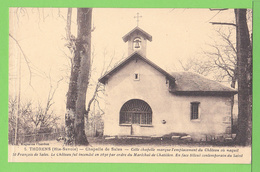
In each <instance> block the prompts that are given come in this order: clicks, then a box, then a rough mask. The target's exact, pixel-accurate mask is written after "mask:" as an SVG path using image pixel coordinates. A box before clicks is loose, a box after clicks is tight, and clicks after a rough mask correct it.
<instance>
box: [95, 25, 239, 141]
mask: <svg viewBox="0 0 260 172" xmlns="http://www.w3.org/2000/svg"><path fill="white" fill-rule="evenodd" d="M123 41H124V42H126V43H128V57H127V58H125V59H124V60H123V61H122V62H120V63H119V64H118V65H117V66H115V67H114V68H112V69H111V70H110V71H108V72H107V73H106V74H104V75H103V76H102V77H101V78H100V79H99V81H100V82H101V83H102V84H104V85H105V90H106V95H107V97H106V102H107V103H106V108H105V115H104V136H122V137H163V136H166V135H173V136H174V135H176V136H178V135H189V136H190V137H191V138H192V139H194V140H199V141H201V140H203V139H208V138H210V139H220V138H221V139H225V138H229V137H231V99H232V97H233V96H234V95H235V94H237V91H236V90H234V89H232V88H230V87H227V86H224V85H222V84H220V83H218V82H216V81H213V80H210V79H207V78H205V77H203V76H201V75H199V74H196V73H192V72H174V73H168V72H167V71H165V70H164V69H162V68H161V67H159V66H158V65H156V64H155V63H153V62H152V61H150V60H149V57H147V56H146V50H147V42H148V41H150V42H151V41H152V36H151V35H150V34H148V33H147V32H145V31H144V30H142V29H141V28H140V27H138V26H137V27H135V28H134V29H132V30H131V31H130V32H128V33H127V34H126V35H125V36H123ZM160 58H163V57H160Z"/></svg>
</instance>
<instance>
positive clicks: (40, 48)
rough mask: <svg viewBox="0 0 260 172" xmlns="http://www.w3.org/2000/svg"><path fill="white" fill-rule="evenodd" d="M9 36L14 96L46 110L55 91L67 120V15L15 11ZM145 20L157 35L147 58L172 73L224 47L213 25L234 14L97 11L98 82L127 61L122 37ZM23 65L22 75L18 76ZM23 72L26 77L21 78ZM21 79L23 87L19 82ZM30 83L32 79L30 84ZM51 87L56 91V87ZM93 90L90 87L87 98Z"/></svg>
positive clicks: (94, 46) (38, 10) (63, 10)
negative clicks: (106, 69)
mask: <svg viewBox="0 0 260 172" xmlns="http://www.w3.org/2000/svg"><path fill="white" fill-rule="evenodd" d="M9 13H10V22H9V23H10V25H9V33H10V34H11V35H12V36H13V37H14V38H15V39H16V40H17V41H18V42H19V44H20V46H21V48H22V50H23V52H24V54H25V55H26V59H27V60H28V61H29V66H30V70H31V73H32V75H31V76H30V72H29V70H28V63H26V61H25V58H24V56H23V53H22V52H21V50H20V49H19V46H18V45H17V43H16V42H15V41H14V40H13V39H12V38H11V37H9V95H10V97H15V96H17V95H18V94H19V83H21V87H20V90H21V91H20V95H21V101H22V102H23V103H25V102H27V101H32V102H33V103H34V104H42V105H44V104H46V100H47V97H48V93H49V91H50V89H51V88H52V90H53V89H54V88H56V84H57V81H58V80H60V79H63V80H62V81H61V82H60V83H59V86H58V88H57V90H56V92H55V96H54V102H55V104H54V105H53V108H54V109H55V112H56V113H57V114H58V115H61V116H64V113H65V109H66V106H65V105H66V93H67V91H68V78H69V73H70V59H69V57H71V54H70V52H69V50H68V48H67V47H66V46H65V44H66V40H65V39H64V38H65V36H66V32H65V27H66V15H67V9H66V8H60V9H48V8H45V9H43V8H10V12H9ZM137 13H139V14H140V15H141V16H142V17H141V18H140V21H139V27H140V28H142V29H143V30H144V31H146V32H147V33H149V34H150V35H152V37H153V40H152V42H148V44H147V58H148V59H150V60H151V61H152V62H154V63H155V64H157V65H158V66H160V67H161V68H163V69H165V70H167V71H174V70H181V68H180V64H179V60H181V61H183V62H185V61H187V60H188V59H190V58H198V57H199V58H200V57H202V56H203V55H202V52H203V51H207V50H208V49H209V44H212V43H214V42H218V41H220V39H219V38H218V37H217V36H216V31H215V30H216V29H219V28H220V27H223V26H213V25H212V24H210V23H209V22H212V21H214V22H219V21H221V22H234V12H233V10H232V9H230V10H227V11H223V12H220V13H218V12H217V11H210V10H209V9H175V8H173V9H167V8H164V9H124V8H120V9H115V8H105V9H104V8H94V9H93V14H92V27H93V28H94V31H93V32H92V52H93V53H92V54H93V56H92V57H93V58H94V62H93V78H92V81H95V82H96V81H97V79H98V78H99V77H100V76H101V75H100V72H101V69H102V66H103V65H104V64H105V65H107V64H108V63H109V61H110V59H111V58H113V62H112V63H116V62H118V61H120V60H122V58H124V57H127V54H128V52H127V43H125V42H124V41H123V40H122V37H123V36H124V35H125V34H127V33H128V32H129V31H131V30H132V29H133V28H134V27H136V25H137V22H136V19H135V18H134V16H136V14H137ZM76 31H77V25H76V9H73V14H72V34H73V35H76ZM19 62H21V70H19V64H20V63H19ZM19 71H21V72H19ZM19 73H20V74H21V82H19ZM30 78H31V79H30ZM51 86H52V87H51ZM92 88H93V86H90V89H89V91H88V97H87V99H88V98H89V97H90V95H91V90H92Z"/></svg>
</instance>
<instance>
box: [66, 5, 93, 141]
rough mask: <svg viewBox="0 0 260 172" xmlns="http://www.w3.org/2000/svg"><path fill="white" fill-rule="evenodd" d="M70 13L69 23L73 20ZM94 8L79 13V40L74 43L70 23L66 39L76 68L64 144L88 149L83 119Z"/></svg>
mask: <svg viewBox="0 0 260 172" xmlns="http://www.w3.org/2000/svg"><path fill="white" fill-rule="evenodd" d="M69 13H70V14H71V12H70V9H69V10H68V19H71V18H70V17H71V16H70V15H69ZM91 19H92V9H91V8H78V9H77V25H78V33H77V38H76V39H74V38H73V37H72V36H71V35H70V33H68V32H69V31H70V23H69V21H68V23H67V33H68V34H67V36H69V38H68V39H69V41H70V43H72V44H73V45H75V46H74V47H72V49H73V54H74V57H73V64H72V66H71V76H70V83H69V90H68V93H67V104H66V109H67V113H66V114H65V124H66V129H65V131H66V139H65V144H70V143H72V142H75V144H76V145H88V144H89V143H88V141H87V137H86V135H85V125H84V123H85V122H84V121H85V120H84V119H85V116H86V107H85V106H86V93H87V88H88V83H89V72H90V56H91Z"/></svg>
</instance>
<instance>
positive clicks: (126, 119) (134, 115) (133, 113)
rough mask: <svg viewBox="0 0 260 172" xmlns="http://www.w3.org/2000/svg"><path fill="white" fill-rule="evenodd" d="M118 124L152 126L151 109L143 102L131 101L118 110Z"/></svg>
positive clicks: (138, 100)
mask: <svg viewBox="0 0 260 172" xmlns="http://www.w3.org/2000/svg"><path fill="white" fill-rule="evenodd" d="M120 124H137V125H138V124H143V125H145V124H146V125H151V124H152V109H151V107H150V106H149V104H147V103H146V102H145V101H143V100H140V99H132V100H129V101H127V102H126V103H125V104H124V105H123V106H122V108H121V110H120Z"/></svg>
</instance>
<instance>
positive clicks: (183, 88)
mask: <svg viewBox="0 0 260 172" xmlns="http://www.w3.org/2000/svg"><path fill="white" fill-rule="evenodd" d="M136 58H138V59H141V60H143V61H144V62H146V63H147V64H149V65H150V66H152V67H153V68H154V69H156V70H157V71H159V72H160V73H162V74H163V75H165V76H166V78H167V79H169V80H171V81H173V83H174V85H173V86H172V88H171V89H170V90H169V91H170V92H171V93H175V94H186V95H194V94H195V95H224V96H225V95H226V96H229V95H234V94H237V91H236V90H235V89H233V88H231V87H227V86H224V85H222V84H221V83H219V82H216V81H213V80H210V79H207V78H205V77H204V76H202V75H199V74H197V73H193V72H173V73H168V72H166V71H165V70H163V69H162V68H160V67H159V66H157V65H156V64H154V63H153V62H151V61H150V60H148V59H147V58H145V57H143V56H142V55H140V54H139V53H138V52H134V53H133V54H131V55H130V56H128V57H127V58H126V59H125V60H123V61H122V62H120V63H119V64H118V65H117V66H115V67H114V68H112V69H111V70H109V71H108V72H107V73H105V75H104V76H102V77H101V78H100V79H99V82H101V83H102V84H105V83H106V81H107V80H108V78H109V77H111V76H112V74H114V73H116V72H117V71H119V70H120V69H121V68H123V67H124V66H125V65H126V64H127V63H128V62H130V61H131V60H134V59H136Z"/></svg>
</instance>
